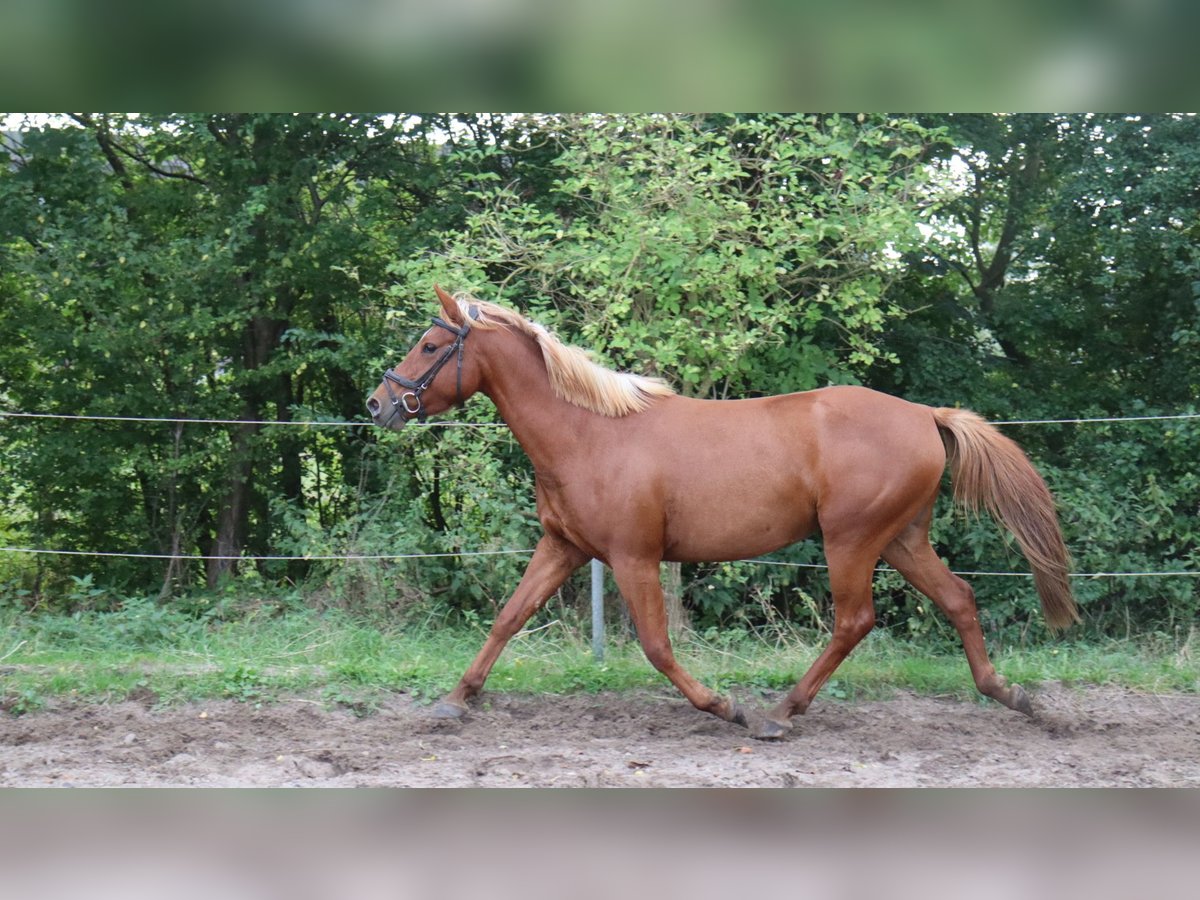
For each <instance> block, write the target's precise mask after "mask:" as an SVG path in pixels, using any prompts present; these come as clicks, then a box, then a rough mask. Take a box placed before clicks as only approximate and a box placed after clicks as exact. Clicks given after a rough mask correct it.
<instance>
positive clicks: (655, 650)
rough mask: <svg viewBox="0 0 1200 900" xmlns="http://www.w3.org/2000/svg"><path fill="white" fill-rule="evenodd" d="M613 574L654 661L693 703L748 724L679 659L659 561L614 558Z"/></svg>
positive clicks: (740, 712)
mask: <svg viewBox="0 0 1200 900" xmlns="http://www.w3.org/2000/svg"><path fill="white" fill-rule="evenodd" d="M612 568H613V575H614V576H615V577H616V580H617V587H619V588H620V589H621V595H622V596H623V597H624V598H625V603H626V605H627V606H628V607H629V613H630V615H631V616H632V618H633V624H634V627H635V628H636V629H637V634H638V640H640V641H641V643H642V650H643V651H645V653H646V658H647V659H648V660H650V664H651V665H652V666H654V668H656V669H658V671H660V672H661V673H662V674H664V675H666V676H667V678H669V679H670V680H671V683H672V684H674V685H675V687H677V688H678V689H679V691H680V693H682V694H683V696H685V697H687V699H688V700H690V701H691V703H692V705H693V706H694V707H696V708H697V709H700V710H703V711H704V712H708V713H712V714H713V715H714V716H717V717H718V718H721V719H724V720H725V721H727V722H733V723H735V724H737V725H743V726H744V725H746V724H747V721H746V714H745V712H744V711H743V710H742V708H741V707H740V706H738V705H737V704H736V703H734V702H733V701H731V700H729V699H728V698H726V697H722V696H721V695H720V694H718V693H716V692H715V691H712V690H710V689H709V688H707V687H705V686H704V685H703V684H701V683H700V682H699V681H697V680H696V679H695V678H693V677H692V676H691V675H690V674H689V673H688V671H687V670H686V669H684V668H683V666H681V665H680V664H679V662H678V661H677V660H676V659H675V653H674V651H673V650H672V649H671V639H670V636H669V635H668V633H667V611H666V607H665V605H664V603H663V590H662V581H661V580H660V578H659V561H658V560H656V559H651V560H644V559H638V560H623V561H622V560H614V561H613V564H612Z"/></svg>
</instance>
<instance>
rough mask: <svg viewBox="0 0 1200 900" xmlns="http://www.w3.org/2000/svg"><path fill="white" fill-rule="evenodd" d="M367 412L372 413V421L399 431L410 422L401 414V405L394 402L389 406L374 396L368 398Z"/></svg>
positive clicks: (382, 426)
mask: <svg viewBox="0 0 1200 900" xmlns="http://www.w3.org/2000/svg"><path fill="white" fill-rule="evenodd" d="M367 412H369V413H370V414H371V421H372V422H374V423H375V424H376V425H378V426H380V427H381V428H390V429H391V430H392V431H399V430H400V429H401V428H403V427H404V425H405V423H406V422H408V419H407V418H405V417H404V416H403V415H401V414H400V407H399V406H396V405H394V404H393V405H391V406H390V407H388V406H386V405H385V404H382V403H380V402H379V401H378V400H376V399H375V398H374V397H370V398H369V399H368V400H367Z"/></svg>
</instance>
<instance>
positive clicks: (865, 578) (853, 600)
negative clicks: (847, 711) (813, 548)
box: [754, 539, 878, 738]
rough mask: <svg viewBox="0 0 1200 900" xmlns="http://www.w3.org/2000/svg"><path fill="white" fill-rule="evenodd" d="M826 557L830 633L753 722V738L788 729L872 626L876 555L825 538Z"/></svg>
mask: <svg viewBox="0 0 1200 900" xmlns="http://www.w3.org/2000/svg"><path fill="white" fill-rule="evenodd" d="M825 556H826V558H827V559H828V560H829V586H830V589H831V591H832V593H833V636H832V637H831V638H830V640H829V646H827V647H826V648H825V650H824V652H822V653H821V655H820V656H818V657H817V659H816V661H815V662H814V663H813V664H812V665H811V666H810V667H809V669H808V671H807V672H805V673H804V677H803V678H801V679H800V681H799V683H798V684H797V685H796V686H795V687H794V688H792V690H791V692H790V693H789V694H788V695H787V696H786V697H785V698H784V699H783V700H782V701H781V702H780V703H779V704H778V705H776V706H775V708H774V709H772V710H771V711H770V712H769V713H767V716H766V719H765V720H762V721H760V722H756V723H755V728H754V736H755V737H758V738H776V737H781V736H782V735H783V734H784V733H785V732H787V731H788V730H789V729H790V728H791V727H792V723H791V718H792V716H795V715H799V714H800V713H803V712H804V711H805V710H807V709H808V706H809V704H810V703H812V701H813V698H814V697H815V696H816V695H817V692H818V691H819V690H821V687H822V686H823V685H824V684H825V682H826V681H828V680H829V676H830V675H832V674H833V672H834V670H835V669H837V667H838V666H839V665H841V663H842V660H844V659H845V658H846V656H847V655H848V654H849V653H850V651H851V650H853V649H854V648H855V647H856V646H857V645H858V642H859V641H861V640H862V639H863V638H864V637H866V636H867V633H868V632H869V631H870V630H871V629H872V628H874V627H875V605H874V603H873V602H872V600H871V580H872V578H873V576H874V574H875V562H876V560H877V559H878V556H876V555H874V554H872V553H870V552H867V551H864V550H862V549H860V548H854V547H849V548H846V549H845V550H842V549H840V548H837V547H830V546H829V543H828V539H827V540H826V548H825Z"/></svg>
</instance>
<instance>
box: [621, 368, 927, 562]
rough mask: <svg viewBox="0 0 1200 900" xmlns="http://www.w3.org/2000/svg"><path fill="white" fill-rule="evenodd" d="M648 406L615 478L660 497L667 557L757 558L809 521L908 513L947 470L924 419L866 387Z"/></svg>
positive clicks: (801, 532) (920, 410)
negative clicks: (639, 475) (640, 484)
mask: <svg viewBox="0 0 1200 900" xmlns="http://www.w3.org/2000/svg"><path fill="white" fill-rule="evenodd" d="M656 407H657V408H656V409H655V408H652V409H651V410H648V411H647V412H646V413H645V414H642V415H645V416H646V418H645V419H644V420H643V422H644V424H645V429H644V431H643V434H642V440H641V441H638V442H637V443H639V444H641V447H640V449H639V450H638V451H636V456H633V457H630V458H628V459H627V462H629V463H630V464H631V465H630V466H629V467H626V468H625V469H624V474H625V475H626V476H627V477H628V476H631V475H632V474H633V471H632V469H637V468H641V469H642V470H643V471H645V472H646V473H647V479H648V480H647V484H648V486H650V485H652V489H653V493H654V494H655V495H656V496H659V497H661V498H662V500H663V504H664V514H665V520H666V522H665V527H666V531H667V543H668V545H669V546H670V547H671V549H672V556H673V557H674V558H683V559H713V558H736V557H737V556H745V555H754V554H756V553H762V552H769V551H770V550H772V549H776V548H777V547H780V546H783V545H786V544H789V543H793V542H794V541H796V540H799V539H801V538H803V537H805V536H807V535H808V534H810V533H812V531H813V530H814V529H815V528H816V527H817V525H818V522H819V524H820V527H821V528H822V529H827V528H828V523H833V522H840V521H842V520H848V519H851V518H853V517H854V516H856V515H858V516H861V517H865V518H874V517H889V516H898V515H908V514H909V513H908V511H909V510H910V509H914V510H915V508H916V507H917V506H919V505H921V504H923V503H925V502H927V501H928V500H929V499H931V498H932V493H933V492H935V491H936V489H937V485H938V483H939V480H940V477H941V472H942V470H943V468H944V466H945V450H944V447H943V445H942V443H941V439H940V437H939V435H938V431H937V425H936V423H935V422H934V420H933V413H932V410H930V409H929V407H925V406H921V405H919V404H914V403H910V402H908V401H906V400H902V399H900V398H897V397H892V396H890V395H887V394H882V393H880V392H878V391H872V390H870V389H868V388H861V387H853V386H844V387H843V386H838V387H830V388H822V389H818V390H813V391H804V392H800V393H794V394H783V395H777V396H773V397H763V398H757V399H749V400H732V401H703V400H689V399H686V398H667V399H666V400H663V401H660V404H656ZM629 424H630V425H633V424H634V423H632V422H631V423H629ZM629 437H633V434H632V433H631V434H630V435H629ZM629 446H630V445H628V444H627V445H626V447H629ZM635 460H636V463H634V461H635ZM734 536H736V538H734ZM720 549H724V551H725V552H719V550H720Z"/></svg>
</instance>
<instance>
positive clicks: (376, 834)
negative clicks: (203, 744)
mask: <svg viewBox="0 0 1200 900" xmlns="http://www.w3.org/2000/svg"><path fill="white" fill-rule="evenodd" d="M1198 824H1200V794H1197V793H1196V792H1195V791H1189V790H1157V791H1133V790H1128V791H1125V790H1118V791H1112V790H1094V791H1093V790H1031V791H959V790H933V791H929V790H867V791H858V790H856V791H836V790H830V791H825V790H817V791H741V790H739V791H720V790H718V791H664V790H643V791H636V790H632V791H531V792H517V791H436V790H431V791H419V790H418V791H412V790H405V791H388V790H385V791H237V790H230V791H221V790H218V791H157V790H149V791H147V790H135V791H120V790H115V791H108V790H97V791H81V792H69V791H21V790H9V791H3V792H0V872H3V883H4V893H5V895H6V896H10V897H21V898H76V897H81V896H87V897H89V898H95V900H108V898H122V900H141V898H151V897H153V898H156V900H160V898H163V897H171V898H173V900H190V898H193V897H195V898H200V897H205V898H208V897H213V896H220V897H222V898H223V900H239V898H284V897H286V898H289V900H303V898H307V897H313V898H316V897H338V898H347V897H349V898H355V900H371V898H376V897H379V898H402V900H403V898H414V900H426V898H456V897H464V898H466V897H470V898H484V897H486V898H505V897H510V896H511V897H521V898H523V900H539V898H543V897H544V898H555V900H561V898H562V897H564V896H570V897H572V898H575V900H587V898H592V897H595V898H606V900H607V898H611V897H613V896H614V895H616V894H618V893H620V892H630V891H634V892H636V893H635V896H642V895H644V894H647V893H650V892H654V893H655V894H657V893H663V892H665V893H667V894H668V895H670V896H680V897H687V898H689V900H692V898H697V900H703V898H709V897H712V898H717V897H721V898H728V897H730V896H736V895H738V894H741V893H743V892H746V891H750V892H759V891H766V890H771V891H773V892H774V891H778V890H779V889H780V888H784V889H794V890H800V891H801V892H802V894H805V895H807V894H812V895H815V896H820V897H822V898H829V900H834V898H839V897H866V896H871V895H877V894H878V895H885V896H888V897H889V898H906V897H914V898H916V897H920V898H931V897H942V896H946V897H963V896H970V897H972V900H975V898H980V897H982V898H991V897H997V898H999V897H1021V898H1023V900H1033V898H1038V897H1062V896H1064V895H1070V896H1087V897H1089V898H1107V897H1113V898H1117V897H1121V898H1128V897H1130V896H1155V895H1164V896H1165V895H1168V894H1170V895H1176V894H1179V893H1181V892H1182V891H1186V890H1187V889H1188V888H1189V887H1193V886H1194V882H1195V863H1194V856H1195V853H1196V847H1197V846H1200V842H1198V841H1197V838H1198V837H1200V828H1198V827H1197V826H1198Z"/></svg>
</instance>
